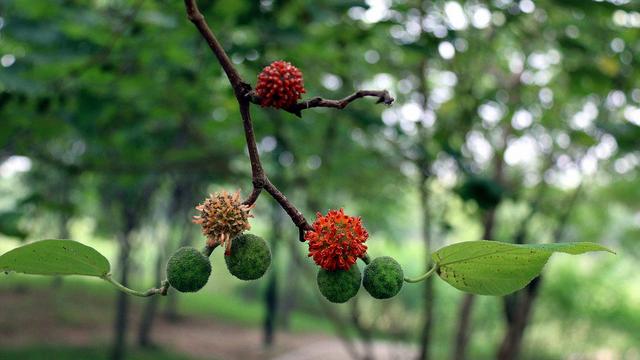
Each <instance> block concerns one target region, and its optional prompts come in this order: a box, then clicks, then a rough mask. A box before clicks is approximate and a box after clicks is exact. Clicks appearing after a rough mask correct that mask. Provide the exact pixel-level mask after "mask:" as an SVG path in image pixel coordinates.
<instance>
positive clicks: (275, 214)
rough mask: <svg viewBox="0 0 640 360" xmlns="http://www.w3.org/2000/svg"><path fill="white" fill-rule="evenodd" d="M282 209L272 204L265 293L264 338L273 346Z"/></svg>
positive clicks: (263, 341) (264, 343)
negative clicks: (269, 264)
mask: <svg viewBox="0 0 640 360" xmlns="http://www.w3.org/2000/svg"><path fill="white" fill-rule="evenodd" d="M281 212H282V210H281V209H280V207H279V206H278V204H276V203H273V204H272V206H271V237H272V238H271V271H270V272H269V281H268V282H267V288H266V289H265V293H264V305H265V310H266V311H265V317H264V322H263V339H262V343H263V345H264V346H265V347H271V346H272V345H273V343H274V339H275V332H276V329H275V328H276V317H277V316H278V271H277V269H276V267H275V266H274V264H275V259H276V254H277V249H278V244H279V243H280V238H281V237H282V233H283V225H284V224H283V218H282V213H281Z"/></svg>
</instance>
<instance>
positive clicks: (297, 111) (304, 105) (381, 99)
mask: <svg viewBox="0 0 640 360" xmlns="http://www.w3.org/2000/svg"><path fill="white" fill-rule="evenodd" d="M247 96H248V97H249V100H251V102H252V103H254V104H258V105H260V97H259V96H258V95H257V94H256V93H255V91H251V92H249V93H248V94H247ZM367 96H370V97H377V98H378V101H376V104H385V105H391V104H393V102H394V98H393V97H391V95H389V92H388V91H387V90H359V91H356V92H355V93H353V94H351V95H349V96H347V97H346V98H344V99H340V100H332V99H324V98H321V97H314V98H312V99H310V100H306V101H301V102H299V103H297V104H294V105H291V106H289V107H286V108H284V109H283V110H285V111H287V112H290V113H292V114H294V115H296V116H298V117H302V110H307V109H311V108H317V107H325V108H334V109H344V108H346V107H347V105H349V104H351V103H352V102H353V101H355V100H358V99H361V98H363V97H367Z"/></svg>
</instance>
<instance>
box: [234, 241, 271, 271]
mask: <svg viewBox="0 0 640 360" xmlns="http://www.w3.org/2000/svg"><path fill="white" fill-rule="evenodd" d="M224 260H225V262H226V263H227V269H229V272H230V273H231V275H233V276H235V277H237V278H238V279H240V280H255V279H259V278H261V277H262V275H264V273H265V272H266V271H267V269H268V268H269V265H271V250H269V246H268V245H267V242H266V241H264V239H263V238H261V237H259V236H255V235H252V234H242V235H239V236H236V237H235V238H234V239H233V240H232V241H231V253H230V254H229V255H225V257H224Z"/></svg>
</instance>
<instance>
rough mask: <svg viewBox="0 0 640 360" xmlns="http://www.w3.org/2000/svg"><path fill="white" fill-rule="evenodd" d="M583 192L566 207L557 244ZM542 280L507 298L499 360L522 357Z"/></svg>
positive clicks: (555, 233) (560, 222)
mask: <svg viewBox="0 0 640 360" xmlns="http://www.w3.org/2000/svg"><path fill="white" fill-rule="evenodd" d="M581 190H582V184H581V185H580V186H578V188H577V189H576V190H575V191H574V193H573V195H572V196H571V198H570V199H569V202H568V204H567V205H566V207H565V211H564V213H563V214H562V216H561V217H560V220H559V222H558V227H557V228H556V230H555V232H554V236H553V238H554V239H555V241H556V242H558V241H561V240H562V238H563V237H564V233H565V230H566V227H567V223H568V221H569V216H570V215H571V212H572V211H573V208H574V207H575V204H576V202H577V200H578V198H579V195H580V192H581ZM522 243H524V241H522ZM542 280H543V278H542V276H539V277H537V278H535V279H533V280H532V281H531V282H530V283H529V285H527V287H526V288H524V289H523V290H521V291H519V292H517V293H516V296H515V297H514V298H512V299H511V301H510V302H506V301H507V300H508V299H507V298H505V307H506V308H505V310H506V316H507V331H506V333H505V335H504V338H503V339H502V343H501V344H500V347H499V349H498V353H497V355H496V358H497V359H498V360H515V359H517V358H518V356H519V355H520V350H521V348H522V340H523V338H524V332H525V330H526V328H527V325H528V324H529V319H530V318H531V312H532V309H533V305H534V303H535V300H536V298H537V296H538V293H539V289H540V285H541V284H542Z"/></svg>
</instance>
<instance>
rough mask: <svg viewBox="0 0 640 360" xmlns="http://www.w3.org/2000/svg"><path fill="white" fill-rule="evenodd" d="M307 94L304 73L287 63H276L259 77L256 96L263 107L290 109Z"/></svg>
mask: <svg viewBox="0 0 640 360" xmlns="http://www.w3.org/2000/svg"><path fill="white" fill-rule="evenodd" d="M305 92H306V91H305V89H304V84H303V82H302V72H300V70H298V68H297V67H295V66H293V65H291V64H290V63H288V62H286V61H274V62H273V63H271V65H269V66H267V67H265V68H264V69H263V70H262V72H261V73H260V75H258V83H257V84H256V94H258V96H259V97H260V105H262V106H273V107H275V108H278V109H280V108H284V107H288V106H291V105H293V104H295V103H296V102H297V101H298V100H299V99H300V98H301V97H302V94H304V93H305Z"/></svg>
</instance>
